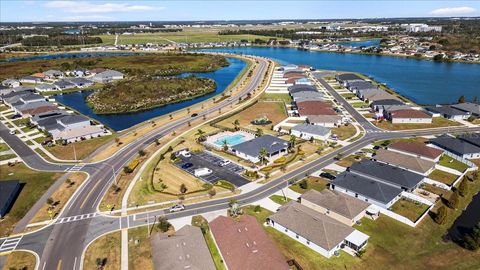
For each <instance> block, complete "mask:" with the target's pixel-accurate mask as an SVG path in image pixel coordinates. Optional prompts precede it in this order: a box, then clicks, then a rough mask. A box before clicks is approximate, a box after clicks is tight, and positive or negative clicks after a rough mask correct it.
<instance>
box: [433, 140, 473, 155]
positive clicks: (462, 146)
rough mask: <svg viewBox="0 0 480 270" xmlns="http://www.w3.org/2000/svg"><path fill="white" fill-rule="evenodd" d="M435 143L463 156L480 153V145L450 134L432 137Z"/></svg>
mask: <svg viewBox="0 0 480 270" xmlns="http://www.w3.org/2000/svg"><path fill="white" fill-rule="evenodd" d="M430 143H433V144H435V145H437V146H439V147H441V148H443V149H445V150H447V151H449V152H452V153H454V154H457V155H460V156H463V155H466V154H474V153H480V147H478V146H476V145H473V144H471V143H469V142H466V141H465V140H460V139H457V138H454V137H451V136H448V135H443V136H440V137H438V138H435V139H431V140H430Z"/></svg>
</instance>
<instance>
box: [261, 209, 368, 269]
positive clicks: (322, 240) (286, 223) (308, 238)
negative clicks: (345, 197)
mask: <svg viewBox="0 0 480 270" xmlns="http://www.w3.org/2000/svg"><path fill="white" fill-rule="evenodd" d="M267 224H268V225H269V226H271V227H273V228H275V229H276V230H278V231H279V232H281V233H283V234H286V235H287V236H289V237H290V238H292V239H294V240H296V241H298V242H300V243H301V244H303V245H305V246H307V247H309V248H311V249H312V250H314V251H315V252H317V253H319V254H321V255H322V256H325V257H327V258H330V257H332V256H333V255H335V254H338V253H339V251H340V250H341V249H342V248H343V246H344V245H345V246H348V247H350V248H351V249H353V250H355V251H359V250H361V249H362V248H364V247H365V246H366V245H367V243H368V238H369V237H368V235H366V234H363V233H360V232H358V233H360V234H357V233H355V234H354V232H356V230H355V229H353V228H352V227H350V226H348V225H345V224H343V223H341V222H339V221H337V220H335V219H333V218H331V217H330V216H327V215H325V214H322V213H319V212H317V211H315V210H313V209H311V208H309V207H307V206H305V205H302V204H300V203H298V202H295V201H291V202H288V203H286V204H285V205H283V206H281V207H280V209H279V210H278V211H277V212H276V213H274V214H273V215H271V216H269V217H268V218H267ZM360 235H361V236H362V237H351V236H360ZM258 269H274V268H258Z"/></svg>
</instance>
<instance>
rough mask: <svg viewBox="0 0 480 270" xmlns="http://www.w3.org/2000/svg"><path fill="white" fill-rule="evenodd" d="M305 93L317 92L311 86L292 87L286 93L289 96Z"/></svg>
mask: <svg viewBox="0 0 480 270" xmlns="http://www.w3.org/2000/svg"><path fill="white" fill-rule="evenodd" d="M305 91H309V92H318V91H317V88H316V87H315V86H313V85H292V86H289V87H288V92H289V93H290V95H293V94H294V93H297V92H305Z"/></svg>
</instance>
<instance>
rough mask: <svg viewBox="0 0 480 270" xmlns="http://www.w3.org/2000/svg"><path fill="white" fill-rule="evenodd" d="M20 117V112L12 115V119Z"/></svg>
mask: <svg viewBox="0 0 480 270" xmlns="http://www.w3.org/2000/svg"><path fill="white" fill-rule="evenodd" d="M20 117H22V115H20V114H15V115H13V116H12V117H11V119H17V118H20Z"/></svg>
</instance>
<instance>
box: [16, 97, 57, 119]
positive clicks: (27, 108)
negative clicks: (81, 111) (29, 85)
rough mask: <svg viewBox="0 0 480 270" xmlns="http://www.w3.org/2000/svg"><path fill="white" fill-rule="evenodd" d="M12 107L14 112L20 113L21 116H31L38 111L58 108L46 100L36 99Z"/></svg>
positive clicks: (43, 111)
mask: <svg viewBox="0 0 480 270" xmlns="http://www.w3.org/2000/svg"><path fill="white" fill-rule="evenodd" d="M13 109H14V111H15V113H17V114H20V115H22V116H23V117H31V116H33V115H36V114H39V113H45V112H51V111H55V110H58V107H57V106H56V105H55V104H53V103H50V102H47V101H37V102H29V103H23V104H19V105H15V106H14V107H13Z"/></svg>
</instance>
